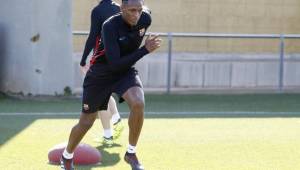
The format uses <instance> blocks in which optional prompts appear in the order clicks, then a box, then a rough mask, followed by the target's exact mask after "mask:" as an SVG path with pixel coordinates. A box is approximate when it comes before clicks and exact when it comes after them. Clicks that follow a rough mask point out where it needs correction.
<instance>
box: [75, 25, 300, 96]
mask: <svg viewBox="0 0 300 170" xmlns="http://www.w3.org/2000/svg"><path fill="white" fill-rule="evenodd" d="M88 34H89V32H87V31H73V35H88ZM147 34H156V35H159V36H161V37H166V38H167V39H168V49H167V53H168V72H167V82H166V83H167V86H166V92H167V93H170V92H171V68H172V44H173V38H175V37H177V38H239V39H278V40H279V44H278V48H279V54H278V58H279V63H278V64H279V73H278V77H279V81H278V91H279V92H281V91H282V89H283V75H284V74H283V72H284V62H285V40H286V39H300V34H217V33H171V32H169V33H162V32H151V33H147Z"/></svg>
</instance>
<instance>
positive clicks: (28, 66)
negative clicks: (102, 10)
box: [0, 0, 73, 95]
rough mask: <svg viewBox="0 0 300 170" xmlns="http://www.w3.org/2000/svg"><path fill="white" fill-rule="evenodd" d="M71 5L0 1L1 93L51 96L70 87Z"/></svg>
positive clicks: (64, 0)
mask: <svg viewBox="0 0 300 170" xmlns="http://www.w3.org/2000/svg"><path fill="white" fill-rule="evenodd" d="M71 3H72V1H71V0H5V2H1V6H0V38H1V41H0V59H1V66H0V90H1V91H4V92H7V91H9V92H13V93H18V92H23V93H24V94H25V95H26V94H29V93H31V94H50V95H51V94H56V93H63V89H64V87H66V86H70V87H73V77H72V76H73V69H72V68H73V67H72V65H73V63H72V33H71V30H72V29H71V7H72V6H71ZM34 37H35V38H34Z"/></svg>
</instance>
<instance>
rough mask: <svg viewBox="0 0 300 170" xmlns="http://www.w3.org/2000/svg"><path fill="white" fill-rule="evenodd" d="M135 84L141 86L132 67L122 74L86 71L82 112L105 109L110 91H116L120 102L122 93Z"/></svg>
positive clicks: (136, 72)
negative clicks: (109, 74) (113, 74)
mask: <svg viewBox="0 0 300 170" xmlns="http://www.w3.org/2000/svg"><path fill="white" fill-rule="evenodd" d="M135 86H137V87H141V88H143V86H142V82H141V80H140V78H139V76H138V71H137V70H135V69H134V68H131V69H130V70H129V71H128V72H127V73H126V74H124V75H122V76H95V75H94V74H93V73H91V72H88V74H87V75H86V77H85V79H84V83H83V97H82V112H83V113H94V112H97V111H99V110H107V106H108V101H109V98H110V96H111V94H112V93H116V94H117V95H118V97H119V99H120V102H122V101H124V100H123V99H122V96H123V94H124V93H125V92H126V91H127V90H128V89H129V88H131V87H135Z"/></svg>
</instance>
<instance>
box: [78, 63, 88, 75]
mask: <svg viewBox="0 0 300 170" xmlns="http://www.w3.org/2000/svg"><path fill="white" fill-rule="evenodd" d="M89 68H90V66H89V65H88V64H86V65H85V66H80V70H81V72H82V73H83V75H85V74H86V73H87V71H88V70H89Z"/></svg>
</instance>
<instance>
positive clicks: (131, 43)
mask: <svg viewBox="0 0 300 170" xmlns="http://www.w3.org/2000/svg"><path fill="white" fill-rule="evenodd" d="M150 24H151V16H150V14H149V13H148V12H145V11H143V12H142V14H141V17H140V19H139V21H138V23H137V25H135V26H130V25H128V24H127V23H126V22H125V21H124V20H123V18H122V16H121V14H116V15H114V16H113V17H111V18H110V19H108V20H107V21H106V22H105V23H104V24H103V27H102V36H101V43H100V46H99V51H101V55H100V56H99V57H98V58H96V60H95V63H102V65H103V64H105V65H107V68H108V69H109V71H111V72H114V73H120V72H124V71H127V70H129V69H130V68H131V67H132V66H133V65H134V64H135V63H136V62H137V61H138V60H139V59H141V58H142V57H143V56H145V55H146V54H148V53H149V52H148V50H147V49H146V47H145V46H142V47H140V45H141V43H142V40H143V38H144V36H145V33H146V31H147V29H148V27H149V26H150Z"/></svg>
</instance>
